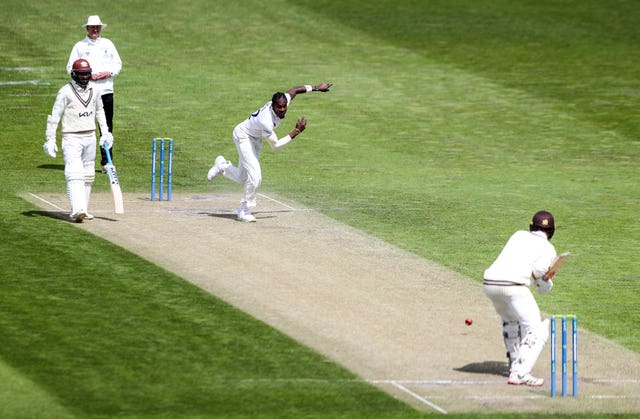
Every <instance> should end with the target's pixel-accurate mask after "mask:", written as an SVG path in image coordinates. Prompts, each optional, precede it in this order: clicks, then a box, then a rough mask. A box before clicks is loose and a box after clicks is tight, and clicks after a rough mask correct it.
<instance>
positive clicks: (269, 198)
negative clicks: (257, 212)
mask: <svg viewBox="0 0 640 419" xmlns="http://www.w3.org/2000/svg"><path fill="white" fill-rule="evenodd" d="M256 195H258V196H261V197H263V198H265V199H268V200H270V201H273V202H275V203H276V204H280V205H282V206H283V207H285V208H287V209H290V210H291V211H296V209H295V208H293V207H291V206H289V205H287V204H285V203H284V202H280V201H278V200H277V199H273V198H271V197H270V196H267V195H264V194H261V193H257V194H256Z"/></svg>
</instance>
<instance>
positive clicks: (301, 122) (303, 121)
mask: <svg viewBox="0 0 640 419" xmlns="http://www.w3.org/2000/svg"><path fill="white" fill-rule="evenodd" d="M306 127H307V120H306V119H305V118H304V116H303V117H302V118H298V121H296V129H297V130H298V131H300V132H302V131H304V129H305V128H306Z"/></svg>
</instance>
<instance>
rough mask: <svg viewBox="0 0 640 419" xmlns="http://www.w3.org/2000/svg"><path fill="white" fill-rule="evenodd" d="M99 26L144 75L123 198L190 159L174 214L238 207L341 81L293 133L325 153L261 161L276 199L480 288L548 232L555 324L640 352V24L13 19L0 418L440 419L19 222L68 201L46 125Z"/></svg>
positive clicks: (362, 4) (488, 12) (525, 13)
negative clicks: (200, 206)
mask: <svg viewBox="0 0 640 419" xmlns="http://www.w3.org/2000/svg"><path fill="white" fill-rule="evenodd" d="M94 13H97V14H99V15H100V17H101V18H102V20H103V21H104V22H106V23H108V24H109V27H108V28H107V29H106V30H105V31H104V32H103V36H105V37H107V38H110V39H111V40H113V41H114V42H115V44H116V46H117V47H118V50H119V52H120V55H121V56H122V58H123V61H124V68H123V71H122V74H121V75H120V77H119V78H118V79H117V80H116V96H115V100H116V116H115V120H114V124H115V129H114V131H115V132H114V134H115V138H116V145H115V148H114V151H115V156H114V157H115V161H116V164H117V165H118V172H119V175H120V178H121V182H122V183H123V187H124V188H125V189H126V191H138V192H144V191H147V190H148V180H149V165H150V163H149V154H150V140H151V138H153V137H158V136H168V137H173V138H174V139H175V141H176V160H175V167H174V170H175V174H174V190H175V191H179V192H203V191H211V190H225V191H238V194H239V193H240V189H239V188H238V187H237V185H233V184H231V183H230V182H226V183H219V184H216V185H215V186H212V185H211V184H208V183H207V182H206V179H205V175H206V171H207V170H208V168H209V166H210V165H211V163H212V162H213V159H214V158H215V156H216V155H217V154H224V155H225V156H226V157H228V158H230V159H232V160H235V159H236V155H235V149H234V146H233V143H232V141H231V139H230V138H231V131H232V129H233V126H234V125H235V124H236V123H238V122H240V121H241V120H242V119H243V118H244V117H245V116H246V115H247V114H248V113H249V112H251V111H253V110H255V109H257V108H258V107H259V106H261V105H262V104H263V103H264V102H266V100H268V99H269V98H270V97H271V95H272V94H273V92H274V91H276V90H285V89H288V88H289V87H291V86H294V85H300V84H306V83H318V82H321V81H330V82H333V83H334V88H333V91H332V92H331V93H327V94H315V93H314V94H313V95H306V96H301V97H300V98H299V99H296V101H295V103H294V104H293V106H292V107H291V109H290V111H289V117H288V119H287V121H285V122H284V123H283V126H282V128H280V131H281V132H285V131H286V130H288V129H289V128H290V127H292V126H293V120H294V118H295V117H297V116H301V115H304V116H306V117H307V119H308V120H309V126H308V128H307V130H306V131H305V132H304V133H303V135H301V136H300V137H299V139H296V140H295V142H294V143H293V144H291V145H289V146H287V147H286V148H285V149H283V150H282V151H280V152H277V153H275V152H271V151H270V150H267V149H265V151H264V153H263V159H262V160H263V163H264V166H263V170H264V183H263V190H265V191H273V192H275V193H278V194H281V195H283V196H286V197H288V198H290V199H292V200H295V201H298V202H301V203H303V204H305V205H308V206H310V207H312V208H315V209H317V210H319V211H321V212H323V213H325V214H327V215H329V216H331V217H333V218H335V219H337V220H339V221H342V222H345V223H347V224H349V225H352V226H354V227H356V228H359V229H361V230H363V231H366V232H368V233H370V234H373V235H375V236H377V237H380V238H382V239H384V240H386V241H388V242H389V243H392V244H394V245H396V246H399V247H401V248H405V249H408V250H410V251H412V252H414V253H416V254H418V255H420V256H422V257H425V258H428V259H431V260H434V261H436V262H438V263H441V264H443V265H446V266H449V267H451V268H453V269H455V270H456V271H458V272H461V273H463V274H464V275H466V276H468V277H470V278H471V280H474V281H481V279H482V272H483V271H484V269H485V268H486V267H487V266H488V265H489V264H490V263H491V261H492V260H493V258H494V257H495V256H496V255H497V253H498V252H499V250H500V248H501V246H502V245H503V244H504V242H505V240H506V239H507V238H508V237H509V235H510V234H511V233H512V232H513V231H515V230H516V229H521V228H526V226H527V222H528V220H529V218H530V217H531V215H532V214H533V213H534V212H535V211H537V210H539V209H547V210H549V211H551V212H553V213H554V215H555V216H556V220H557V223H558V225H559V228H558V229H557V232H556V236H555V237H554V239H553V243H554V244H555V246H556V248H557V249H558V250H559V251H571V252H572V253H573V257H572V259H571V260H570V262H568V263H567V264H566V265H565V267H563V271H562V272H561V273H560V274H559V275H558V277H557V280H556V288H555V289H554V291H553V292H552V293H551V294H550V295H548V296H545V297H543V298H540V299H539V303H540V305H541V308H542V309H543V310H544V311H546V312H547V313H558V312H573V313H576V314H578V315H579V316H580V323H581V327H584V328H587V329H590V330H592V331H594V332H597V333H599V334H601V335H603V336H605V337H607V338H609V339H612V340H614V341H616V342H619V343H620V344H622V345H624V346H626V347H628V348H630V349H632V350H634V351H640V331H639V329H638V328H637V327H636V325H637V324H638V323H639V322H640V310H638V309H637V303H638V301H639V300H640V273H639V272H638V263H637V261H638V256H637V254H638V249H640V227H639V223H638V221H637V214H638V210H639V209H640V205H639V197H640V186H638V180H639V179H640V176H639V175H640V164H639V162H640V141H638V138H640V94H639V93H640V50H639V49H638V47H637V45H638V41H639V40H640V29H639V28H640V9H639V8H638V7H637V2H635V1H624V0H620V1H615V2H601V1H595V0H582V1H573V0H567V1H562V2H557V1H537V2H533V1H523V2H512V1H506V0H496V1H474V0H460V1H447V0H437V1H434V0H430V1H419V0H400V1H394V2H392V1H379V2H368V1H364V0H345V1H342V2H334V1H327V0H313V1H311V0H299V1H286V0H273V1H270V2H266V3H265V2H258V1H255V0H247V1H242V2H236V1H205V0H201V1H186V2H169V1H164V0H160V1H155V2H152V3H151V2H143V1H112V2H107V3H104V4H100V6H99V7H98V8H90V9H87V8H86V7H78V4H77V3H73V2H71V1H68V0H58V1H55V2H54V1H39V2H33V3H25V2H18V1H15V0H5V1H3V19H2V22H0V62H1V63H2V64H1V66H0V104H1V105H2V110H3V111H2V112H0V127H1V128H2V136H3V144H2V145H3V147H2V154H0V156H1V157H0V175H1V176H2V179H3V182H2V185H1V186H0V192H2V195H3V197H4V198H3V199H2V200H1V201H0V211H1V215H2V217H1V219H0V225H1V230H0V231H2V237H3V240H2V244H0V249H1V251H0V266H2V279H1V280H0V334H1V335H2V344H1V345H0V377H1V378H2V379H0V417H13V418H18V417H42V416H50V417H114V416H121V417H142V416H144V417H156V416H157V417H211V416H225V417H229V416H237V417H243V416H244V417H251V416H263V417H269V416H271V417H328V416H329V417H336V416H340V417H371V416H375V417H414V416H420V414H419V413H417V412H414V411H413V410H412V409H411V408H410V407H408V406H406V405H404V404H402V403H400V402H398V401H396V400H394V399H393V398H391V397H389V396H387V395H385V394H384V393H382V392H380V391H379V390H377V389H376V388H374V387H371V386H369V385H367V384H366V383H363V382H361V381H359V380H357V379H356V377H354V376H353V375H352V374H351V373H349V372H348V371H345V370H344V369H342V368H341V367H340V366H337V365H334V364H333V363H331V362H327V360H326V359H324V358H323V357H322V356H320V355H318V354H316V353H314V352H312V351H311V350H309V349H307V348H305V347H301V346H299V345H298V344H297V343H296V342H293V341H292V340H291V339H289V338H288V337H286V336H283V335H282V334H280V333H278V332H277V331H275V330H272V329H270V328H269V327H267V326H265V325H264V324H262V323H259V322H257V321H255V320H253V319H251V318H249V317H248V316H246V315H244V314H243V313H241V312H238V311H237V310H235V309H234V308H232V307H230V306H228V305H227V304H225V303H223V302H221V301H219V300H217V299H215V298H213V297H212V296H210V295H208V294H206V293H204V292H202V291H200V290H198V289H196V288H194V287H193V286H192V285H190V284H188V283H186V282H185V281H183V280H182V279H180V278H178V277H176V276H175V275H173V274H171V273H169V272H166V271H164V270H162V269H160V268H158V267H157V266H154V265H152V264H150V263H148V262H147V261H145V260H142V259H140V258H139V257H137V256H135V255H132V254H130V253H128V252H126V251H125V250H123V249H121V248H119V247H117V246H114V245H112V244H110V243H109V242H107V241H104V240H101V239H98V238H96V237H94V236H90V235H88V234H85V233H83V232H82V231H80V230H79V229H77V228H75V227H74V226H72V225H70V224H69V223H66V222H63V221H60V220H55V219H52V218H48V217H42V216H40V215H39V213H38V212H37V208H35V207H34V206H33V205H31V204H29V203H27V202H26V201H24V200H23V199H21V198H19V195H20V194H23V193H27V192H53V191H55V192H62V191H63V190H64V187H65V184H64V174H63V171H62V169H63V162H62V159H61V157H58V158H57V159H56V160H53V159H50V158H49V157H47V156H46V155H45V154H44V153H43V151H42V143H43V141H44V130H45V124H46V118H47V115H48V114H49V112H50V111H51V107H52V105H53V102H54V99H55V94H56V92H57V90H58V89H59V88H60V87H61V86H62V85H63V84H64V83H66V82H68V76H67V75H66V73H65V70H64V67H65V65H66V62H67V58H68V54H69V52H70V50H71V47H72V46H73V44H74V43H75V42H76V41H78V40H79V39H81V38H82V37H83V36H84V29H83V28H82V27H81V25H82V24H83V23H84V22H85V21H86V17H87V15H89V14H94ZM58 144H59V137H58ZM99 179H100V177H98V181H97V182H96V186H95V189H94V190H95V191H98V192H100V191H103V192H106V191H107V189H108V186H107V184H106V181H105V182H100V181H99ZM43 412H46V413H44V414H43Z"/></svg>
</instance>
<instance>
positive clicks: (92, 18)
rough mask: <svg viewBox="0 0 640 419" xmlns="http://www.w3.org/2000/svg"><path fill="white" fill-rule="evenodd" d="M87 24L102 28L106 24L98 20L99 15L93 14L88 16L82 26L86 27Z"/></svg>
mask: <svg viewBox="0 0 640 419" xmlns="http://www.w3.org/2000/svg"><path fill="white" fill-rule="evenodd" d="M87 26H102V29H104V28H106V27H107V24H106V23H102V21H101V20H100V16H98V15H93V16H89V18H88V19H87V23H85V24H84V25H83V26H82V27H83V28H86V27H87Z"/></svg>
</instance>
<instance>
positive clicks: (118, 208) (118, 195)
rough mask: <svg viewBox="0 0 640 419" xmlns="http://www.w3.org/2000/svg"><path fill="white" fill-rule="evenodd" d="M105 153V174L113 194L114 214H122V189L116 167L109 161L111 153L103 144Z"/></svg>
mask: <svg viewBox="0 0 640 419" xmlns="http://www.w3.org/2000/svg"><path fill="white" fill-rule="evenodd" d="M104 151H105V154H106V155H107V164H106V165H105V169H106V170H107V175H109V184H110V186H111V195H112V196H113V206H114V210H115V213H116V214H124V202H123V200H122V190H121V189H120V181H119V180H118V172H117V171H116V167H115V166H114V165H113V162H112V161H111V153H109V146H107V145H106V144H105V147H104Z"/></svg>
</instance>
